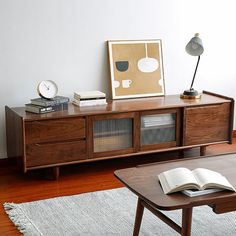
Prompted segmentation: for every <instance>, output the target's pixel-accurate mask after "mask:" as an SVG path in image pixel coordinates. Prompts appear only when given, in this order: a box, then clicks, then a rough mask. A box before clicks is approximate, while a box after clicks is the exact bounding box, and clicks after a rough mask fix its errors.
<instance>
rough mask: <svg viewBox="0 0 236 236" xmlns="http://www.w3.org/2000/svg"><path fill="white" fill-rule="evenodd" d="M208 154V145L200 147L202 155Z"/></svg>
mask: <svg viewBox="0 0 236 236" xmlns="http://www.w3.org/2000/svg"><path fill="white" fill-rule="evenodd" d="M205 155H206V146H202V147H200V156H205Z"/></svg>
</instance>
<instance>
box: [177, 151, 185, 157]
mask: <svg viewBox="0 0 236 236" xmlns="http://www.w3.org/2000/svg"><path fill="white" fill-rule="evenodd" d="M178 157H179V158H184V149H183V150H179V151H178Z"/></svg>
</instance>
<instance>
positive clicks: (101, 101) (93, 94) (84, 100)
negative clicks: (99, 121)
mask: <svg viewBox="0 0 236 236" xmlns="http://www.w3.org/2000/svg"><path fill="white" fill-rule="evenodd" d="M72 103H73V104H74V105H76V106H80V107H82V106H97V105H105V104H107V101H106V94H105V93H103V92H100V91H85V92H74V99H73V101H72Z"/></svg>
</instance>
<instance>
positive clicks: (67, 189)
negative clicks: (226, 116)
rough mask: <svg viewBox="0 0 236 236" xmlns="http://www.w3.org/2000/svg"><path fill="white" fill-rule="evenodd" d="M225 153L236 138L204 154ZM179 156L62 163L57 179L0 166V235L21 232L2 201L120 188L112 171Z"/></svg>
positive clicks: (187, 153) (195, 153)
mask: <svg viewBox="0 0 236 236" xmlns="http://www.w3.org/2000/svg"><path fill="white" fill-rule="evenodd" d="M226 152H229V153H230V152H236V139H234V142H233V144H232V145H229V144H220V145H212V146H209V147H207V155H214V154H219V153H226ZM178 155H179V153H177V152H170V153H159V154H155V155H154V154H152V155H143V156H140V157H137V156H136V157H130V158H119V159H116V160H106V161H100V162H93V163H87V164H80V165H73V166H65V167H62V168H61V169H60V177H59V180H57V181H54V180H50V179H49V178H50V176H51V173H50V170H36V171H30V172H29V173H27V174H25V175H24V174H22V173H20V172H19V171H18V170H17V168H16V166H15V165H13V164H11V165H9V166H6V165H3V166H0V204H1V207H0V235H4V236H6V235H10V236H15V235H21V234H20V233H19V232H18V230H17V229H16V227H15V226H14V225H13V224H12V223H11V221H10V220H9V219H8V217H7V215H6V214H5V212H4V210H3V207H2V204H3V203H4V202H15V203H21V202H27V201H35V200H40V199H46V198H51V197H57V196H66V195H72V194H79V193H84V192H92V191H97V190H104V189H112V188H118V187H122V184H121V183H120V182H119V181H118V180H116V178H115V177H114V176H113V172H114V170H116V169H121V168H126V167H131V166H136V165H139V164H145V163H151V162H157V161H161V160H170V159H173V158H176V157H177V156H178ZM184 156H185V157H192V156H199V148H195V149H191V150H187V151H185V153H184ZM0 164H1V162H0Z"/></svg>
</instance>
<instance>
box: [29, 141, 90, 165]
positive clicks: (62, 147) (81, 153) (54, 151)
mask: <svg viewBox="0 0 236 236" xmlns="http://www.w3.org/2000/svg"><path fill="white" fill-rule="evenodd" d="M86 158H87V153H86V141H84V140H80V141H72V142H63V143H61V142H58V143H45V144H28V145H26V165H27V167H33V166H44V165H50V164H61V163H67V162H70V161H77V160H83V159H86Z"/></svg>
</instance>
